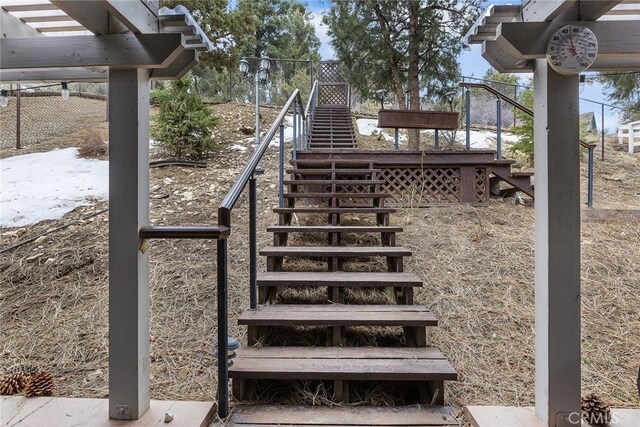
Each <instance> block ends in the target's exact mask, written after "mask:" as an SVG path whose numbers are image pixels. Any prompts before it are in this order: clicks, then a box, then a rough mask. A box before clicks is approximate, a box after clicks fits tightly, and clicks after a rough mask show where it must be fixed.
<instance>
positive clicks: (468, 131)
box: [464, 88, 471, 150]
mask: <svg viewBox="0 0 640 427" xmlns="http://www.w3.org/2000/svg"><path fill="white" fill-rule="evenodd" d="M464 94H465V111H464V113H465V131H466V139H465V144H464V148H466V149H467V150H468V149H470V148H471V91H470V90H469V88H465V91H464Z"/></svg>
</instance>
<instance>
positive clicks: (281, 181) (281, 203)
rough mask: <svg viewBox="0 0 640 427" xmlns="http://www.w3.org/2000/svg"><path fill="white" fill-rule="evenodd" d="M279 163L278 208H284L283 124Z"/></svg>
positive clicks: (281, 127)
mask: <svg viewBox="0 0 640 427" xmlns="http://www.w3.org/2000/svg"><path fill="white" fill-rule="evenodd" d="M278 154H279V155H280V161H279V163H280V164H279V171H278V174H279V176H278V187H279V188H278V191H279V194H278V207H280V208H283V207H284V124H283V123H280V153H278Z"/></svg>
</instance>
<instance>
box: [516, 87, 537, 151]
mask: <svg viewBox="0 0 640 427" xmlns="http://www.w3.org/2000/svg"><path fill="white" fill-rule="evenodd" d="M521 102H522V104H523V105H524V106H525V107H527V108H530V109H532V110H533V89H527V90H525V91H524V92H523V93H522V96H521ZM516 117H517V118H518V119H519V123H518V125H516V126H514V127H512V128H511V132H513V133H514V134H516V135H518V136H519V137H520V140H519V141H518V142H517V143H516V144H513V146H511V149H512V150H514V151H519V152H521V153H523V154H525V155H526V156H527V158H528V159H529V161H531V160H533V117H531V116H530V115H528V114H526V113H524V112H522V111H520V110H517V111H516Z"/></svg>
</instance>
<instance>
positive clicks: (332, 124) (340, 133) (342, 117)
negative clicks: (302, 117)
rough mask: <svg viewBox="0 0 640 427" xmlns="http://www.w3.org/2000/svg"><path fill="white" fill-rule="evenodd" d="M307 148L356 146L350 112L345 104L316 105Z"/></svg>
mask: <svg viewBox="0 0 640 427" xmlns="http://www.w3.org/2000/svg"><path fill="white" fill-rule="evenodd" d="M309 148H310V149H312V150H313V149H318V148H329V149H336V148H351V149H353V148H356V136H355V133H354V131H353V124H352V122H351V112H350V110H349V108H348V107H347V106H346V105H318V106H317V107H316V109H315V113H314V119H313V126H312V128H311V136H310V138H309Z"/></svg>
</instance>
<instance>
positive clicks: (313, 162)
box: [290, 159, 373, 168]
mask: <svg viewBox="0 0 640 427" xmlns="http://www.w3.org/2000/svg"><path fill="white" fill-rule="evenodd" d="M290 163H291V164H294V165H298V166H319V165H321V166H328V167H331V166H332V165H335V166H336V167H338V168H340V167H347V166H348V167H351V166H362V167H368V166H369V165H370V164H371V163H373V161H371V160H359V159H353V160H348V159H346V160H345V159H294V160H291V161H290Z"/></svg>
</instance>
